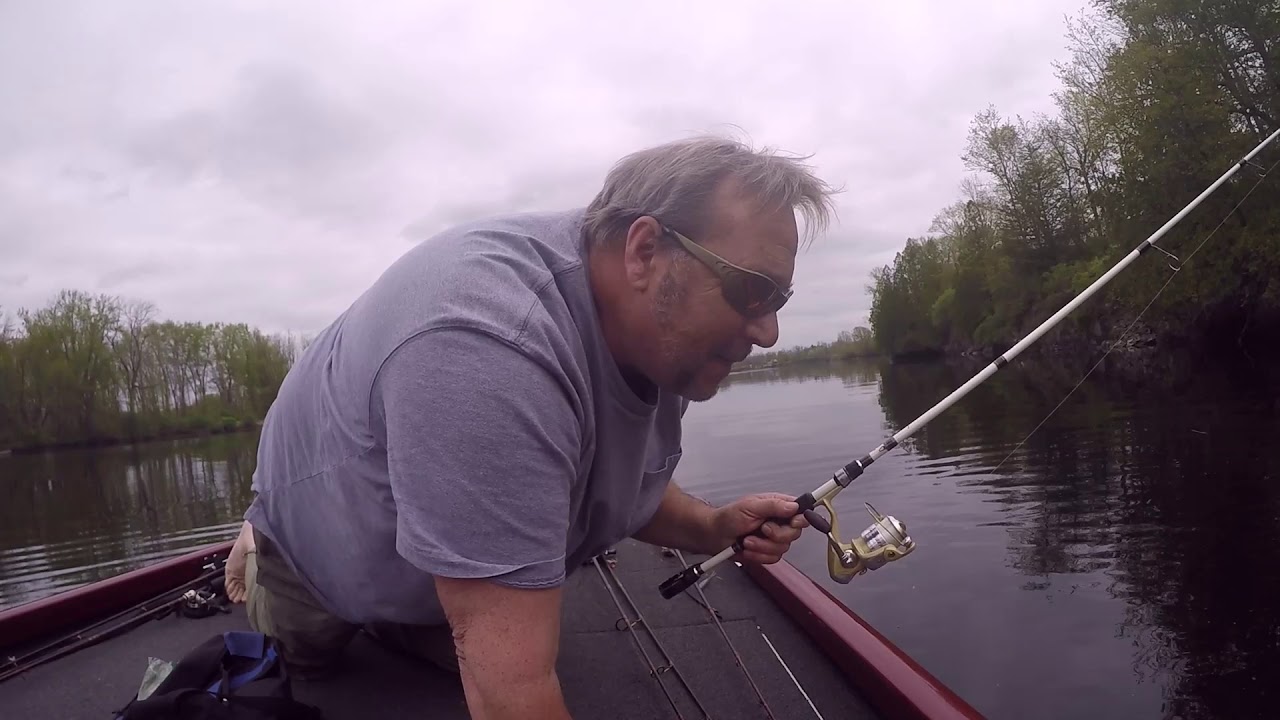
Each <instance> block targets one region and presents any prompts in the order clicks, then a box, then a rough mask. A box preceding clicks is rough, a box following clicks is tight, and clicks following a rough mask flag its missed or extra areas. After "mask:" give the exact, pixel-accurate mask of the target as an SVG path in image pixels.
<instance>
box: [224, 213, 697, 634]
mask: <svg viewBox="0 0 1280 720" xmlns="http://www.w3.org/2000/svg"><path fill="white" fill-rule="evenodd" d="M581 221H582V211H581V210H574V211H569V212H563V213H538V214H524V215H517V216H508V217H499V218H493V219H489V220H485V221H482V222H477V223H473V224H469V225H465V226H462V227H457V228H453V229H451V230H448V231H446V232H444V233H441V234H440V235H438V236H436V237H433V238H431V239H429V240H427V241H425V242H423V243H421V244H420V245H418V246H416V247H414V248H412V249H411V250H410V251H409V252H408V253H406V254H405V255H404V256H403V257H401V258H400V259H399V260H397V261H396V262H395V263H394V264H393V265H392V266H391V267H390V268H388V270H387V271H386V272H385V273H384V274H383V275H382V276H381V277H380V278H379V279H378V280H377V281H376V282H375V283H374V284H373V286H372V287H370V288H369V290H368V291H366V292H365V293H364V294H363V295H361V296H360V297H359V298H358V299H357V300H356V301H355V302H354V303H353V304H352V305H351V307H350V308H348V309H347V310H346V312H344V313H343V314H342V315H341V316H340V317H338V319H337V320H336V321H335V322H334V323H333V324H331V325H330V326H329V327H328V328H326V329H325V330H324V331H323V332H322V333H321V334H320V335H319V336H318V337H317V338H316V339H315V340H314V341H313V342H312V343H311V344H310V345H309V346H308V347H307V348H306V350H305V351H304V352H303V353H302V355H301V357H300V358H299V360H298V362H297V363H296V364H295V366H294V367H293V369H292V370H291V371H290V372H289V374H288V376H287V377H286V378H285V381H284V383H283V385H282V386H281V388H280V392H279V395H278V397H277V398H276V401H275V403H274V404H273V405H272V406H271V409H270V411H269V412H268V413H267V417H266V421H265V423H264V425H263V429H262V438H261V441H260V444H259V447H258V464H257V468H256V470H255V472H254V476H253V489H254V491H255V492H256V493H257V497H256V498H255V500H254V502H253V504H252V505H251V506H250V508H249V510H248V511H247V513H246V514H245V518H246V519H247V520H248V521H249V522H250V523H251V524H253V525H254V527H256V528H258V529H259V530H260V531H261V532H262V533H263V534H265V535H266V536H267V537H268V538H270V539H271V540H272V541H273V542H274V543H275V544H276V545H277V546H279V547H280V549H281V551H282V552H283V554H285V556H286V557H287V558H288V559H289V561H290V564H291V565H292V566H293V568H294V569H295V571H296V572H297V573H298V574H299V576H300V578H301V579H302V581H303V582H304V584H306V585H307V586H308V588H309V589H310V590H311V591H312V592H313V593H314V594H315V596H316V598H317V599H318V600H319V601H320V602H321V603H322V604H323V605H325V606H326V607H327V608H328V610H329V611H330V612H332V613H334V614H335V615H337V616H339V617H342V618H344V619H346V620H348V621H351V622H356V623H362V622H368V621H374V620H383V621H392V622H405V623H442V622H444V615H443V612H442V611H441V608H440V604H439V601H438V600H437V598H436V595H435V591H434V584H433V580H432V575H433V574H440V575H443V576H449V577H471V578H491V579H493V580H494V581H497V582H500V583H503V584H506V585H511V586H519V587H550V586H555V585H557V584H559V583H561V582H562V581H563V580H564V578H565V576H566V574H567V573H568V572H572V571H573V570H574V569H576V568H577V567H578V566H580V565H581V564H582V563H583V562H585V561H586V560H588V559H590V558H591V557H592V556H593V555H595V554H597V553H600V552H602V551H604V550H606V549H608V547H609V546H611V545H613V544H615V543H617V542H618V541H620V540H622V539H623V538H626V537H629V536H630V535H632V534H633V533H634V532H636V531H637V530H638V529H639V528H640V527H641V526H643V525H644V524H645V523H646V522H648V520H649V519H650V517H651V516H652V515H653V512H654V511H655V510H656V508H657V506H658V503H659V501H660V499H661V497H662V493H663V491H664V490H665V488H666V486H667V483H668V481H669V480H670V478H671V474H672V472H673V470H674V469H675V466H676V463H677V462H678V461H679V459H680V455H681V444H680V432H681V427H680V424H681V418H682V416H683V414H684V411H685V409H686V407H687V406H688V401H687V400H685V399H683V398H681V397H679V396H676V395H671V394H668V393H666V392H658V391H657V390H656V389H654V390H653V391H652V392H651V393H650V396H649V397H642V396H641V395H638V394H637V393H636V392H635V391H633V390H632V389H631V388H630V387H629V386H628V384H627V383H626V381H625V380H624V379H623V377H622V374H621V373H620V371H619V370H618V367H617V365H616V364H615V363H614V361H613V359H612V357H611V355H610V354H609V351H608V348H607V346H606V344H605V340H604V337H603V335H602V334H601V330H600V326H599V318H598V316H597V315H596V308H595V304H594V301H593V299H592V296H591V292H590V288H589V285H588V280H587V268H586V264H585V258H584V254H583V248H582V240H581Z"/></svg>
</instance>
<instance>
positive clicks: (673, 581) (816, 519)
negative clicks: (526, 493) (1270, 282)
mask: <svg viewBox="0 0 1280 720" xmlns="http://www.w3.org/2000/svg"><path fill="white" fill-rule="evenodd" d="M1277 136H1280V129H1278V130H1276V131H1275V132H1273V133H1271V135H1269V136H1268V137H1267V138H1266V139H1265V140H1263V141H1262V142H1260V143H1258V145H1257V146H1255V147H1254V148H1253V150H1251V151H1249V154H1247V155H1245V156H1244V157H1242V158H1240V160H1238V161H1237V162H1236V163H1235V164H1234V165H1232V166H1231V169H1229V170H1227V171H1226V172H1225V173H1223V174H1222V176H1221V177H1219V178H1218V179H1217V180H1216V181H1214V183H1213V184H1212V185H1210V186H1209V187H1207V188H1205V190H1204V192H1202V193H1200V194H1199V195H1198V196H1197V197H1196V199H1194V200H1192V201H1191V202H1190V203H1188V204H1187V206H1186V207H1184V208H1182V210H1180V211H1179V212H1178V214H1177V215H1174V216H1173V217H1172V218H1169V221H1168V222H1166V223H1165V224H1164V225H1163V226H1161V227H1160V229H1159V230H1156V231H1155V232H1154V233H1152V234H1151V236H1150V237H1148V238H1147V239H1146V240H1143V241H1142V242H1141V243H1139V244H1138V246H1137V247H1135V248H1134V249H1133V250H1132V251H1130V252H1129V254H1127V255H1125V256H1124V258H1122V259H1121V260H1120V262H1118V263H1116V264H1115V265H1114V266H1112V268H1111V269H1110V270H1108V271H1107V272H1105V273H1103V274H1102V276H1101V277H1099V278H1098V279H1097V280H1094V281H1093V284H1092V285H1090V286H1089V287H1087V288H1085V289H1084V290H1083V291H1082V292H1081V293H1080V294H1079V295H1077V296H1075V297H1074V298H1072V299H1071V301H1070V302H1068V303H1067V304H1066V305H1063V306H1062V308H1061V309H1060V310H1058V312H1056V313H1054V314H1053V315H1052V316H1051V317H1050V318H1049V319H1048V320H1045V321H1044V322H1043V323H1041V324H1040V326H1039V327H1037V328H1036V329H1035V330H1032V331H1031V332H1030V333H1028V334H1027V336H1026V337H1024V338H1022V340H1019V341H1018V343H1017V344H1016V345H1014V346H1013V347H1011V348H1009V349H1008V350H1007V351H1006V352H1005V353H1004V354H1003V355H1001V356H1000V357H998V358H996V359H995V360H994V361H992V362H991V363H990V364H989V365H987V366H986V367H985V368H983V369H982V370H981V371H980V372H979V373H978V374H977V375H974V376H973V377H972V378H970V379H969V381H968V382H966V383H965V384H963V385H961V386H960V387H958V388H956V389H955V391H953V392H952V393H951V394H950V395H948V396H947V397H945V398H943V399H942V401H940V402H939V403H938V404H937V405H934V406H933V407H931V408H929V410H927V411H926V412H925V413H924V414H923V415H921V416H920V417H918V418H916V419H915V420H914V421H912V422H911V424H909V425H907V426H906V427H904V428H902V429H901V430H899V431H898V432H896V433H894V434H893V436H892V437H890V438H889V439H887V440H885V441H884V442H882V443H880V445H879V447H877V448H876V449H874V450H872V451H871V452H869V453H867V454H866V455H865V456H863V457H862V458H861V459H859V460H854V461H853V462H851V463H849V464H848V465H845V466H844V467H842V468H840V469H839V470H837V471H836V472H835V475H834V476H832V478H831V479H830V480H828V481H826V482H825V483H823V484H822V485H821V486H820V487H818V489H817V490H814V491H813V492H810V493H805V494H804V495H801V496H800V497H798V498H796V500H795V501H796V503H797V504H799V506H800V509H799V512H800V513H803V514H804V515H805V517H806V518H807V519H808V520H809V521H810V524H811V525H814V526H815V527H818V528H819V529H822V528H823V527H824V526H826V525H827V523H826V521H825V520H823V518H822V517H821V516H820V515H818V514H817V513H815V512H814V510H813V508H814V507H815V506H816V505H818V504H819V503H823V502H824V501H829V500H830V499H831V498H833V497H835V495H836V494H837V493H839V492H840V491H841V490H843V489H844V488H846V487H849V485H850V484H851V483H852V482H853V481H854V480H855V479H856V478H857V477H858V476H859V475H861V474H862V473H863V472H864V471H866V469H867V466H869V465H870V464H871V463H873V462H875V461H876V460H877V459H879V458H880V456H882V455H884V454H885V453H887V452H889V451H890V450H892V449H894V448H895V447H897V446H898V444H899V443H901V442H902V441H903V440H906V439H907V438H909V437H911V436H912V435H914V434H915V433H916V432H917V431H919V430H920V428H922V427H924V426H925V425H927V424H928V423H929V422H930V421H932V420H933V419H934V418H935V417H937V416H938V415H939V414H940V413H941V412H942V411H944V410H946V409H947V408H949V407H951V406H952V405H954V404H955V403H956V402H958V401H959V400H960V398H962V397H964V396H965V395H967V394H969V391H971V390H973V389H974V388H975V387H977V386H978V385H981V384H982V383H983V382H985V381H986V380H987V378H989V377H991V376H992V375H994V374H995V372H996V371H997V370H999V369H1000V368H1002V367H1004V366H1005V365H1008V364H1009V363H1010V362H1012V361H1013V359H1014V358H1016V357H1017V356H1018V355H1020V354H1021V353H1022V351H1024V350H1026V349H1027V348H1028V347H1030V346H1031V344H1032V343H1034V342H1035V341H1037V340H1039V339H1040V337H1041V336H1042V335H1044V334H1045V333H1046V332H1048V331H1049V330H1050V329H1051V328H1052V327H1053V326H1054V325H1057V324H1058V322H1060V321H1061V320H1062V318H1064V317H1066V316H1067V315H1069V314H1071V313H1072V312H1073V311H1074V310H1075V309H1076V308H1077V307H1079V306H1080V305H1081V304H1082V303H1084V301H1086V300H1088V299H1089V298H1090V297H1091V296H1092V295H1093V294H1094V293H1096V292H1097V291H1098V290H1100V289H1101V288H1102V287H1103V286H1104V285H1106V284H1107V283H1109V282H1111V280H1112V278H1114V277H1115V276H1116V275H1119V274H1120V273H1121V271H1123V270H1124V269H1125V268H1126V267H1128V266H1129V265H1130V264H1132V263H1133V261H1135V260H1137V259H1138V256H1140V255H1142V254H1143V253H1145V252H1147V251H1148V250H1150V249H1151V248H1152V247H1154V246H1155V243H1156V241H1157V240H1159V239H1160V238H1161V237H1163V236H1164V234H1165V233H1167V232H1169V230H1170V229H1171V228H1173V226H1174V225H1177V224H1178V222H1180V221H1181V220H1182V219H1183V218H1184V217H1186V216H1187V214H1188V213H1190V212H1191V211H1192V210H1194V209H1195V208H1196V206H1198V205H1199V204H1200V203H1201V202H1203V201H1204V199H1205V198H1207V197H1209V196H1210V195H1211V194H1213V192H1214V191H1215V190H1217V189H1218V188H1219V187H1220V186H1221V185H1222V184H1223V183H1225V182H1226V181H1227V180H1228V179H1230V178H1231V176H1232V175H1234V174H1235V173H1236V171H1237V170H1239V169H1240V168H1241V167H1243V166H1244V165H1245V164H1247V163H1249V161H1250V160H1252V159H1253V157H1254V156H1255V155H1257V154H1258V153H1259V152H1261V151H1262V149H1263V148H1264V147H1266V146H1267V144H1269V143H1270V142H1271V141H1272V140H1274V139H1275V138H1276V137H1277ZM826 507H827V509H828V512H833V513H834V511H833V510H832V507H831V506H830V504H827V505H826ZM833 517H834V515H833ZM780 521H781V522H789V521H790V518H786V519H782V520H780ZM824 532H825V530H824ZM743 540H745V538H738V540H737V541H736V542H734V543H733V545H731V546H729V547H727V548H725V549H724V550H721V551H720V552H719V553H717V554H716V555H714V556H712V557H710V558H708V559H706V560H703V561H702V562H701V563H699V564H697V565H692V566H690V567H689V568H687V569H686V570H684V571H683V572H681V573H679V574H676V575H673V576H671V578H669V579H668V580H666V581H665V582H663V583H662V585H661V586H659V591H660V592H661V593H662V596H663V597H664V598H667V599H670V598H673V597H675V596H676V595H679V594H680V593H681V592H683V591H684V590H685V589H687V588H688V587H689V586H690V585H692V584H694V583H695V582H697V581H698V579H699V578H700V577H702V576H703V575H705V574H707V572H709V571H710V570H712V569H713V568H715V567H716V566H717V565H719V564H720V563H722V562H724V561H725V560H728V559H729V558H731V557H733V556H734V555H735V554H736V553H739V552H741V551H742V549H743V544H742V543H743ZM836 542H838V540H837V541H836Z"/></svg>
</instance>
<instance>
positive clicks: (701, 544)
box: [633, 481, 725, 555]
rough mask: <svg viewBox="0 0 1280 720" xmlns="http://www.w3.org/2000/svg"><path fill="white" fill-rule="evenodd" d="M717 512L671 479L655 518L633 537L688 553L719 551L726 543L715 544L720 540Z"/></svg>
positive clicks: (654, 515) (654, 514)
mask: <svg viewBox="0 0 1280 720" xmlns="http://www.w3.org/2000/svg"><path fill="white" fill-rule="evenodd" d="M715 512H716V509H715V508H714V507H712V506H711V505H709V504H707V503H706V502H704V501H702V500H699V499H698V498H695V497H693V496H692V495H690V494H688V493H686V492H685V491H684V490H681V489H680V486H678V485H676V483H675V481H671V482H668V483H667V489H666V492H664V493H663V494H662V501H661V502H660V503H658V509H657V510H656V511H655V512H654V513H653V517H652V518H650V520H649V522H648V523H646V524H645V526H644V527H642V528H640V531H639V532H637V533H636V534H635V535H633V537H634V538H635V539H636V540H639V541H640V542H646V543H649V544H651V545H661V546H663V547H670V548H677V549H679V550H684V551H685V552H691V553H703V554H707V555H710V554H713V553H717V552H720V551H721V550H723V549H724V548H725V546H724V545H720V546H717V547H713V546H715V545H716V543H717V542H718V541H719V540H720V538H719V537H718V535H717V533H716V532H715V529H714V524H715Z"/></svg>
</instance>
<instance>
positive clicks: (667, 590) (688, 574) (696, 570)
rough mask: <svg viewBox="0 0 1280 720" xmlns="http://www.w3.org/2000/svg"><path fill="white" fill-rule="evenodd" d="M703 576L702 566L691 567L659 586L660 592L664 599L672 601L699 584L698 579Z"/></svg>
mask: <svg viewBox="0 0 1280 720" xmlns="http://www.w3.org/2000/svg"><path fill="white" fill-rule="evenodd" d="M701 575H702V566H701V565H690V566H689V567H687V568H685V569H684V570H683V571H681V572H680V573H678V574H676V575H672V576H671V577H670V578H667V581H666V582H664V583H662V584H661V585H659V586H658V592H660V593H662V597H664V598H666V599H667V600H670V599H671V598H673V597H675V596H677V595H679V594H680V593H682V592H684V591H685V590H687V589H688V588H690V587H692V586H693V584H694V583H696V582H698V577H699V576H701Z"/></svg>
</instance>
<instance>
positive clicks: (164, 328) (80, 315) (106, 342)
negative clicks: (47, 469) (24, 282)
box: [0, 290, 299, 449]
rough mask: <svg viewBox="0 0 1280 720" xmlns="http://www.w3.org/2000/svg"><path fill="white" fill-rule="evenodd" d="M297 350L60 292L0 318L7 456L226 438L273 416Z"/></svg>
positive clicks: (285, 342)
mask: <svg viewBox="0 0 1280 720" xmlns="http://www.w3.org/2000/svg"><path fill="white" fill-rule="evenodd" d="M298 349H299V343H297V342H295V340H294V339H293V338H291V337H289V336H284V335H267V334H264V333H262V332H260V331H259V330H256V329H254V328H250V327H249V326H247V325H245V324H243V323H237V324H226V323H213V324H205V323H194V322H182V323H178V322H173V321H161V320H159V319H157V308H156V306H155V305H154V304H152V303H150V302H146V301H138V300H125V299H122V298H119V297H114V296H109V295H90V294H88V293H85V292H81V291H77V290H64V291H62V292H61V293H59V294H58V295H57V296H56V297H55V298H54V299H53V301H52V302H50V303H49V304H48V305H47V306H46V307H44V308H41V309H39V310H35V311H29V310H26V309H22V310H20V311H19V312H18V313H17V318H16V320H15V318H13V317H12V316H10V315H8V314H7V313H0V449H2V448H6V447H8V448H15V449H17V448H36V447H47V446H58V445H81V444H98V443H109V442H119V441H128V440H141V439H151V438H159V437H169V436H176V435H183V434H191V433H201V432H226V431H230V430H236V429H241V428H246V427H252V426H255V425H256V424H257V423H258V422H260V421H261V420H262V418H263V417H265V415H266V412H267V409H268V408H269V407H270V405H271V403H272V401H273V400H274V399H275V396H276V393H277V391H278V390H279V388H280V384H281V382H283V380H284V376H285V373H287V372H288V370H289V368H290V367H291V366H292V364H293V361H294V358H295V356H296V352H297V350H298Z"/></svg>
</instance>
